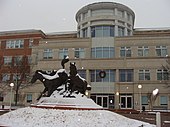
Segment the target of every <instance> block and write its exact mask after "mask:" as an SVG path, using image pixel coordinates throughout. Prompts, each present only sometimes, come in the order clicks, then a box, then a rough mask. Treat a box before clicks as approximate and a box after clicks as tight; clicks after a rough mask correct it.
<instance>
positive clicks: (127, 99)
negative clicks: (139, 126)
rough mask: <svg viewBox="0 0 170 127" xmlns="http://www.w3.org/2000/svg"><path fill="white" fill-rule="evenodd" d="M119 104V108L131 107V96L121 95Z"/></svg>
mask: <svg viewBox="0 0 170 127" xmlns="http://www.w3.org/2000/svg"><path fill="white" fill-rule="evenodd" d="M120 104H121V105H120V108H121V109H132V96H121V97H120Z"/></svg>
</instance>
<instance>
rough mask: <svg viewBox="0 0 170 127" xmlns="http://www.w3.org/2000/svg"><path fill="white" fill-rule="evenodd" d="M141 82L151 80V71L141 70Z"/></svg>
mask: <svg viewBox="0 0 170 127" xmlns="http://www.w3.org/2000/svg"><path fill="white" fill-rule="evenodd" d="M139 80H150V71H149V70H139Z"/></svg>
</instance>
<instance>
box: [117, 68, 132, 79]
mask: <svg viewBox="0 0 170 127" xmlns="http://www.w3.org/2000/svg"><path fill="white" fill-rule="evenodd" d="M119 81H120V82H133V69H120V70H119Z"/></svg>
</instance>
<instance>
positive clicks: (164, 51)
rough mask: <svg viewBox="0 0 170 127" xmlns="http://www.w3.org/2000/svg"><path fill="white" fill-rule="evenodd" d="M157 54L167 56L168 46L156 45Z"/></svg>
mask: <svg viewBox="0 0 170 127" xmlns="http://www.w3.org/2000/svg"><path fill="white" fill-rule="evenodd" d="M156 54H157V56H164V57H165V56H166V55H167V54H168V53H167V47H166V46H156Z"/></svg>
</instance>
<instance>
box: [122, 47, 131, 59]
mask: <svg viewBox="0 0 170 127" xmlns="http://www.w3.org/2000/svg"><path fill="white" fill-rule="evenodd" d="M120 57H131V48H130V47H121V48H120Z"/></svg>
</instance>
